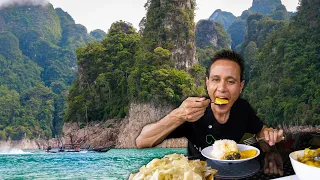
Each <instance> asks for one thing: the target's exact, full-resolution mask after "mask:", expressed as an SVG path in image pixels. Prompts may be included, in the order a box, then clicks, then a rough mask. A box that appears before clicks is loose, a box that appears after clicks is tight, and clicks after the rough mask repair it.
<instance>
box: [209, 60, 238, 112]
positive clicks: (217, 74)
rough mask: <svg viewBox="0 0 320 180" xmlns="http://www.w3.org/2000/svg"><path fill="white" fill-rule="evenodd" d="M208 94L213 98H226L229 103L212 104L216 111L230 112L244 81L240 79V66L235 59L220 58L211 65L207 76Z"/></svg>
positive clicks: (213, 99)
mask: <svg viewBox="0 0 320 180" xmlns="http://www.w3.org/2000/svg"><path fill="white" fill-rule="evenodd" d="M206 85H207V90H208V94H209V96H210V98H211V100H212V102H214V101H215V98H217V97H219V98H225V99H228V100H229V103H228V104H225V105H216V104H212V105H211V107H212V110H213V112H214V113H219V114H225V113H229V112H230V109H231V107H232V105H233V103H234V102H235V101H236V100H237V99H238V98H239V96H240V93H241V91H242V88H243V85H244V81H242V82H241V81H240V66H239V65H238V64H237V63H236V62H233V61H230V60H225V59H220V60H217V61H216V62H214V63H213V64H212V65H211V67H210V74H209V77H206Z"/></svg>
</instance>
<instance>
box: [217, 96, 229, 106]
mask: <svg viewBox="0 0 320 180" xmlns="http://www.w3.org/2000/svg"><path fill="white" fill-rule="evenodd" d="M214 103H215V104H217V105H224V104H228V103H229V100H228V99H227V98H219V97H217V98H216V99H215V101H214Z"/></svg>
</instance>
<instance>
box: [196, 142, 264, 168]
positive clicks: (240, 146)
mask: <svg viewBox="0 0 320 180" xmlns="http://www.w3.org/2000/svg"><path fill="white" fill-rule="evenodd" d="M237 147H238V150H239V151H243V150H250V149H254V150H256V151H257V154H256V155H255V156H253V157H251V158H247V159H236V160H220V159H215V158H213V157H212V155H211V153H212V148H213V147H212V146H208V147H206V148H204V149H203V150H202V151H201V154H202V155H203V156H204V157H206V158H208V159H211V160H213V161H217V162H219V163H232V164H235V163H241V162H245V161H249V160H251V159H253V158H256V157H257V156H259V154H260V150H259V149H258V148H256V147H253V146H249V145H245V144H237Z"/></svg>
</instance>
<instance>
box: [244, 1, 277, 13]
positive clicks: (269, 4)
mask: <svg viewBox="0 0 320 180" xmlns="http://www.w3.org/2000/svg"><path fill="white" fill-rule="evenodd" d="M280 5H282V3H281V0H253V1H252V6H251V7H250V8H249V11H251V12H253V13H261V14H270V13H271V12H272V11H274V10H275V9H276V8H277V7H278V6H280Z"/></svg>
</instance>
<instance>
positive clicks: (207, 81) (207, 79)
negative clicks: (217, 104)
mask: <svg viewBox="0 0 320 180" xmlns="http://www.w3.org/2000/svg"><path fill="white" fill-rule="evenodd" d="M208 83H209V78H208V76H206V86H207V87H208Z"/></svg>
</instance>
